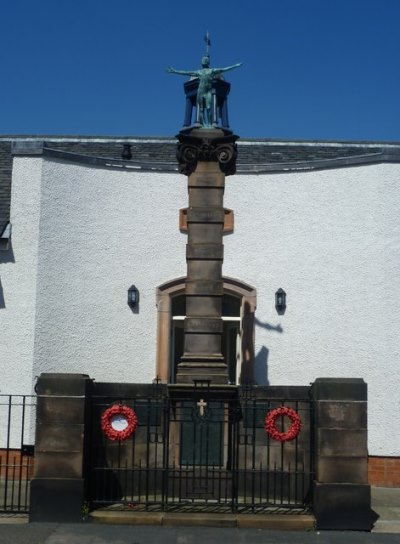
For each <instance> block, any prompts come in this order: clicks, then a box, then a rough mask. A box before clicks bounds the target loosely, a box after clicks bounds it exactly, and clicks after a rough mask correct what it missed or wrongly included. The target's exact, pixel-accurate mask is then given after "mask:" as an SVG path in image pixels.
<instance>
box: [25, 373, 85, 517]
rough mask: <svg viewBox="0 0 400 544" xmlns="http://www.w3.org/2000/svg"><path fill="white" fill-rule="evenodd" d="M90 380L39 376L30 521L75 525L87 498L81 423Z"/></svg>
mask: <svg viewBox="0 0 400 544" xmlns="http://www.w3.org/2000/svg"><path fill="white" fill-rule="evenodd" d="M91 383H92V382H91V380H90V379H89V377H88V376H86V375H84V374H41V376H40V378H39V380H38V382H37V386H36V391H37V394H38V403H37V420H36V441H35V472H34V478H33V480H32V482H31V500H30V504H31V507H30V521H48V522H74V521H76V522H78V521H81V520H82V507H83V503H84V500H85V479H84V476H85V474H84V468H85V463H84V461H85V458H84V455H85V446H86V442H87V437H86V436H85V423H86V419H87V399H88V397H89V395H90V386H91Z"/></svg>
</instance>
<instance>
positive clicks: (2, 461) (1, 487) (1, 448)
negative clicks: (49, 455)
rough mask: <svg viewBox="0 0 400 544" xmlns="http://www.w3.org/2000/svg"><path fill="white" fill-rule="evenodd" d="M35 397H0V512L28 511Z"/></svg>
mask: <svg viewBox="0 0 400 544" xmlns="http://www.w3.org/2000/svg"><path fill="white" fill-rule="evenodd" d="M35 418H36V397H35V396H32V395H0V512H1V513H5V512H7V513H18V512H19V513H27V512H28V511H29V495H30V481H31V478H32V475H33V463H34V446H33V444H34V433H35Z"/></svg>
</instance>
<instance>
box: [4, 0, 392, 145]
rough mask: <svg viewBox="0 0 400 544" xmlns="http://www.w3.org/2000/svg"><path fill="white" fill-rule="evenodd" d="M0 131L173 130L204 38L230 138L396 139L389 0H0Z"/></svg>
mask: <svg viewBox="0 0 400 544" xmlns="http://www.w3.org/2000/svg"><path fill="white" fill-rule="evenodd" d="M0 15H1V16H0V63H1V66H2V74H3V77H2V78H1V82H0V97H1V100H0V133H1V134H72V135H76V134H81V135H104V136H105V135H121V136H128V135H131V136H132V135H138V136H140V135H144V136H146V135H152V136H171V135H174V134H175V133H176V132H177V131H179V129H180V128H181V125H182V120H183V113H184V96H183V88H182V85H183V82H184V78H183V77H182V76H177V75H170V74H167V73H166V72H165V68H166V67H167V66H170V65H172V66H174V67H175V68H180V69H195V68H198V67H199V64H200V59H201V56H202V54H203V52H204V41H203V36H204V34H205V31H206V30H208V31H209V33H210V36H211V41H212V48H211V64H212V66H227V65H230V64H233V63H236V62H243V66H242V67H241V68H239V69H238V70H234V71H232V72H229V74H227V77H226V79H227V80H228V81H230V82H231V84H232V89H231V95H230V99H229V114H230V122H231V127H232V129H233V130H234V131H235V132H236V133H237V134H239V135H240V136H242V137H255V138H259V137H262V138H283V139H331V140H335V139H337V140H386V141H400V99H399V97H400V70H399V56H400V31H399V25H400V0H380V1H379V2H378V1H377V0H374V1H373V0H297V1H294V0H247V1H242V0H236V1H235V0H229V1H228V0H213V1H209V0H204V1H203V2H187V0H168V1H167V0H164V1H163V0H151V1H147V2H143V1H142V0H141V1H138V0H114V1H112V2H111V1H105V0H96V1H94V0H68V2H67V1H64V0H52V1H49V0H41V1H40V2H33V1H32V0H13V1H10V0H8V1H5V0H4V1H3V3H2V7H1V8H0Z"/></svg>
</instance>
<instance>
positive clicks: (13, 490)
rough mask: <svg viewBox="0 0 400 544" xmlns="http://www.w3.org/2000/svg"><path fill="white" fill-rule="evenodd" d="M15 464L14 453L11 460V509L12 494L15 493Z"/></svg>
mask: <svg viewBox="0 0 400 544" xmlns="http://www.w3.org/2000/svg"><path fill="white" fill-rule="evenodd" d="M16 466H17V457H16V455H15V454H14V457H13V461H12V484H11V505H10V507H11V511H13V509H14V494H15V469H16Z"/></svg>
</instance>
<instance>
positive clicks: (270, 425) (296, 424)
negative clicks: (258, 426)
mask: <svg viewBox="0 0 400 544" xmlns="http://www.w3.org/2000/svg"><path fill="white" fill-rule="evenodd" d="M283 416H287V417H288V418H289V419H290V421H291V422H292V424H291V426H290V427H289V429H288V430H287V431H286V432H284V433H282V432H281V431H278V429H277V427H276V420H277V419H278V417H283ZM300 430H301V419H300V416H299V414H298V413H297V412H295V411H294V410H293V409H292V408H288V407H287V406H280V407H279V408H275V409H274V410H271V411H270V412H268V414H267V416H266V417H265V432H266V433H267V435H268V436H270V437H271V438H272V439H273V440H278V442H287V441H289V440H294V439H295V438H296V437H297V435H298V434H299V432H300Z"/></svg>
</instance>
